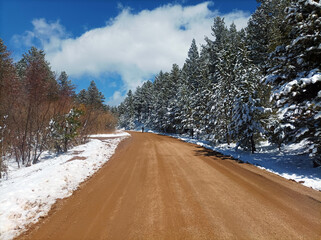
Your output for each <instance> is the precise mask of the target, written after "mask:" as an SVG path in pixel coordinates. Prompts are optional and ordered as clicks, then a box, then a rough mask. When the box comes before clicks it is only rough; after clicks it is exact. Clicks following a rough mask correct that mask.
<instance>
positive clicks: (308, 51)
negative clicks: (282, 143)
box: [266, 0, 321, 166]
mask: <svg viewBox="0 0 321 240" xmlns="http://www.w3.org/2000/svg"><path fill="white" fill-rule="evenodd" d="M286 13H287V17H286V20H285V21H284V22H283V24H285V25H290V26H292V29H291V31H290V32H289V35H288V39H289V44H288V45H287V46H284V45H283V46H279V47H277V49H276V50H275V51H274V53H273V55H272V66H271V67H270V68H269V71H268V73H269V76H268V77H267V78H266V82H268V83H270V84H271V85H272V86H273V98H274V99H275V101H276V105H277V107H278V108H280V110H279V114H280V116H281V119H282V124H283V125H282V126H283V128H284V131H285V133H286V134H285V140H286V141H287V142H300V141H302V140H307V141H308V142H309V143H310V150H311V157H313V158H314V160H313V161H314V164H315V166H317V165H321V67H320V66H321V47H320V42H321V34H320V33H321V2H320V1H317V0H298V1H297V0H295V1H294V0H293V1H292V2H291V6H290V7H289V8H287V9H286Z"/></svg>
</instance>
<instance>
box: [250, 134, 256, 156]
mask: <svg viewBox="0 0 321 240" xmlns="http://www.w3.org/2000/svg"><path fill="white" fill-rule="evenodd" d="M251 150H252V153H254V152H255V151H256V148H255V142H254V137H253V134H252V136H251Z"/></svg>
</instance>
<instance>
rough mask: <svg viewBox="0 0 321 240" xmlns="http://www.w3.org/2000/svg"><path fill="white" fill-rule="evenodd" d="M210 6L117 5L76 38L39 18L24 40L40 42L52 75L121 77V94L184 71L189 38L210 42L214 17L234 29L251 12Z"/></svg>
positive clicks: (58, 25) (207, 4)
mask: <svg viewBox="0 0 321 240" xmlns="http://www.w3.org/2000/svg"><path fill="white" fill-rule="evenodd" d="M210 4H211V3H210V2H204V3H201V4H198V5H195V6H187V7H182V6H181V5H166V6H162V7H159V8H156V9H154V10H144V11H141V12H139V13H137V14H135V13H132V12H131V10H130V9H128V8H122V6H119V7H120V8H122V10H121V12H120V14H119V15H118V16H117V17H116V18H114V19H111V20H109V21H108V22H107V23H106V26H104V27H101V28H96V29H91V30H89V31H87V32H85V33H84V34H83V35H81V36H80V37H77V38H66V33H65V29H64V28H63V27H62V26H61V25H60V24H59V22H58V21H57V22H55V23H47V22H46V21H45V20H44V19H38V20H34V21H33V25H34V30H33V32H28V33H27V35H28V40H30V39H32V38H38V39H40V40H41V44H42V46H43V48H44V50H45V51H46V54H47V58H48V60H49V62H50V63H51V66H52V68H53V69H54V70H57V71H61V70H65V71H66V72H67V73H68V74H69V75H70V76H82V75H84V74H89V75H93V76H99V75H101V74H104V73H108V72H116V73H117V74H119V75H120V76H121V77H122V80H123V84H124V86H123V90H128V89H135V88H136V87H137V86H138V85H140V84H141V83H142V82H143V81H145V80H147V79H149V78H151V77H152V76H153V75H155V74H156V73H158V72H159V71H160V70H164V71H169V70H170V68H171V66H172V64H173V63H177V64H179V65H180V66H182V64H183V63H184V61H185V59H186V56H187V51H188V49H189V47H190V44H191V42H192V39H193V38H195V39H196V41H197V43H198V44H200V43H203V42H204V36H209V37H211V26H212V25H213V19H214V17H215V16H218V15H220V16H221V17H224V18H225V22H226V23H227V25H229V24H231V23H232V22H234V23H235V24H236V26H237V28H238V29H240V28H242V27H245V26H246V23H247V21H248V19H249V16H250V14H249V13H246V12H243V11H234V12H232V13H229V14H226V15H222V14H220V13H219V12H218V11H211V10H210V9H209V5H210ZM29 35H30V36H29ZM115 94H116V95H115ZM115 94H114V96H113V99H119V96H120V95H119V94H120V93H115ZM115 101H116V100H115Z"/></svg>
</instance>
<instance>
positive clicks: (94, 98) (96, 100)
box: [87, 81, 105, 109]
mask: <svg viewBox="0 0 321 240" xmlns="http://www.w3.org/2000/svg"><path fill="white" fill-rule="evenodd" d="M104 100H105V97H104V95H103V94H102V93H101V92H100V91H99V90H98V88H97V86H96V83H95V82H94V81H91V82H90V85H89V87H88V89H87V104H88V105H90V106H91V107H93V108H94V109H104Z"/></svg>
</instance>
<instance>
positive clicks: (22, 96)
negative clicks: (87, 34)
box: [0, 39, 116, 177]
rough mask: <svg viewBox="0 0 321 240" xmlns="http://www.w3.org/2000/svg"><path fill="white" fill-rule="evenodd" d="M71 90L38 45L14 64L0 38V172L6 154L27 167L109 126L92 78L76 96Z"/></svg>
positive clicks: (108, 115) (111, 126)
mask: <svg viewBox="0 0 321 240" xmlns="http://www.w3.org/2000/svg"><path fill="white" fill-rule="evenodd" d="M74 89H75V86H74V85H73V84H72V83H71V80H70V79H69V78H68V75H67V74H66V73H65V72H61V73H60V74H56V73H55V72H53V71H52V70H51V68H50V65H49V63H48V62H47V61H46V59H45V54H44V52H43V51H42V50H38V49H36V48H35V47H32V48H31V49H30V50H29V51H28V52H27V53H25V54H24V55H23V56H22V59H21V60H20V61H19V62H17V63H14V62H13V60H12V58H11V57H10V53H9V52H8V50H7V48H6V46H5V45H4V43H3V41H2V40H1V39H0V103H1V105H0V177H1V173H3V172H5V170H6V169H5V168H6V165H5V162H4V158H5V157H6V158H14V159H15V160H16V162H17V164H18V166H19V167H20V166H30V165H31V164H35V163H37V162H38V160H39V158H40V156H41V154H42V153H43V152H44V151H45V150H50V151H55V152H57V153H60V152H66V151H67V150H68V149H69V148H70V147H71V146H74V145H77V144H80V143H83V142H84V141H86V137H87V135H88V134H91V133H97V132H103V131H108V130H109V131H110V130H112V129H114V127H115V125H116V120H115V118H114V117H113V115H112V114H111V113H110V112H109V111H108V110H107V109H106V106H105V105H104V104H103V100H104V96H103V95H102V93H101V92H99V90H98V89H97V87H96V85H95V83H94V82H93V81H92V82H91V83H90V86H89V87H88V89H87V90H82V91H81V92H80V93H79V94H78V95H77V94H76V93H75V91H74Z"/></svg>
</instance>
